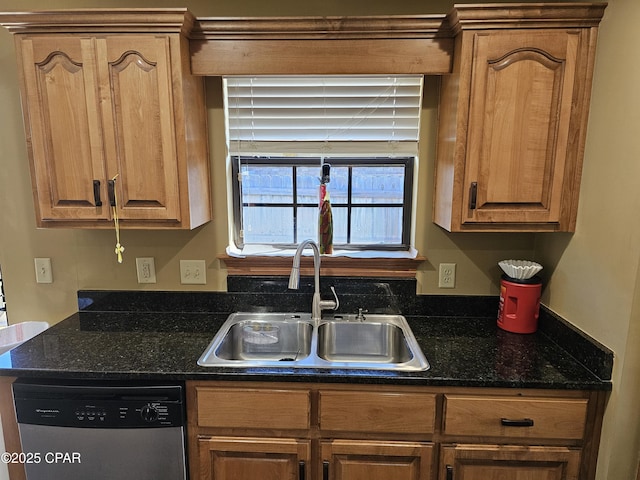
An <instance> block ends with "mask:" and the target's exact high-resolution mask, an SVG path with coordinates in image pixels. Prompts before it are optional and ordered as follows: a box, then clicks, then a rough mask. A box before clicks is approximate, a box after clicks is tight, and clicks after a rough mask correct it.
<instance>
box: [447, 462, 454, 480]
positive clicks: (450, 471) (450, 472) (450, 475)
mask: <svg viewBox="0 0 640 480" xmlns="http://www.w3.org/2000/svg"><path fill="white" fill-rule="evenodd" d="M446 480H453V467H452V466H451V465H447V478H446Z"/></svg>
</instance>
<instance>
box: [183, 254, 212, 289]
mask: <svg viewBox="0 0 640 480" xmlns="http://www.w3.org/2000/svg"><path fill="white" fill-rule="evenodd" d="M180 283H182V284H183V285H205V284H206V283H207V265H206V263H205V261H204V260H180Z"/></svg>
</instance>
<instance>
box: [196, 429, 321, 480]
mask: <svg viewBox="0 0 640 480" xmlns="http://www.w3.org/2000/svg"><path fill="white" fill-rule="evenodd" d="M198 456H199V459H200V461H199V465H198V467H199V474H198V475H199V476H198V477H195V478H202V479H207V478H211V479H213V478H216V479H228V480H231V479H233V480H256V479H260V480H294V479H300V480H305V479H306V478H309V477H308V475H307V471H308V469H309V463H310V461H311V442H310V441H309V440H300V439H295V438H251V437H202V438H199V439H198ZM192 478H194V477H193V476H192Z"/></svg>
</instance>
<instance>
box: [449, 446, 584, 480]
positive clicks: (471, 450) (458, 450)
mask: <svg viewBox="0 0 640 480" xmlns="http://www.w3.org/2000/svg"><path fill="white" fill-rule="evenodd" d="M440 455H441V459H440V470H439V476H438V478H439V480H457V479H464V480H502V479H505V478H508V479H509V480H578V474H579V470H580V451H579V450H573V449H569V448H565V447H517V446H504V445H456V446H443V447H442V448H441V453H440Z"/></svg>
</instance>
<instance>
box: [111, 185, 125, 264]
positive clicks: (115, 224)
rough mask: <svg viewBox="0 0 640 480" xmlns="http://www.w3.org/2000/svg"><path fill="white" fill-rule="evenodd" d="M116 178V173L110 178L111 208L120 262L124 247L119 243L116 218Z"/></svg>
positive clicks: (119, 261) (118, 229) (117, 254)
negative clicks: (111, 184) (111, 187)
mask: <svg viewBox="0 0 640 480" xmlns="http://www.w3.org/2000/svg"><path fill="white" fill-rule="evenodd" d="M116 178H118V174H117V173H116V176H115V177H113V178H112V179H111V181H112V182H113V203H112V206H111V210H112V212H113V226H114V227H115V230H116V250H115V252H116V256H117V257H118V263H122V252H124V247H123V246H122V244H121V243H120V219H119V218H118V195H117V193H116Z"/></svg>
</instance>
